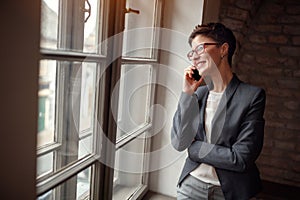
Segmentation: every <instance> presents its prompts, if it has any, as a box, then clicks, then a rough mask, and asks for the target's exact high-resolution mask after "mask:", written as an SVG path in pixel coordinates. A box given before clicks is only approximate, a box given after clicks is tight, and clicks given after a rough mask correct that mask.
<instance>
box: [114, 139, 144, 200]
mask: <svg viewBox="0 0 300 200" xmlns="http://www.w3.org/2000/svg"><path fill="white" fill-rule="evenodd" d="M144 148H145V139H144V137H139V138H136V139H135V140H133V141H131V142H130V143H128V144H127V145H125V146H123V147H122V148H120V149H118V150H117V151H116V158H115V171H114V187H113V199H114V200H123V199H129V197H130V196H131V195H132V194H133V193H134V192H135V191H137V190H138V189H139V188H140V187H141V186H142V185H143V182H142V176H143V172H144V168H143V166H144V158H145V156H143V155H144V152H145V149H144Z"/></svg>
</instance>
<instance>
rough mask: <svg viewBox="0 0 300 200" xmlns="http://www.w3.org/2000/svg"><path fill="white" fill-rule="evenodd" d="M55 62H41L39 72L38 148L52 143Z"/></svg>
mask: <svg viewBox="0 0 300 200" xmlns="http://www.w3.org/2000/svg"><path fill="white" fill-rule="evenodd" d="M55 94H56V62H55V61H50V60H43V61H41V62H40V72H39V92H38V97H39V115H38V147H42V146H45V145H47V144H51V143H53V142H54V130H55V128H54V127H55V126H54V122H55V104H56V95H55Z"/></svg>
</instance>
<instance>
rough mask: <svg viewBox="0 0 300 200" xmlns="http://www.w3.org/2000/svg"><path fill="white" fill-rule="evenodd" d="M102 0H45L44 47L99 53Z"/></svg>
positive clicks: (43, 9) (42, 19) (42, 42)
mask: <svg viewBox="0 0 300 200" xmlns="http://www.w3.org/2000/svg"><path fill="white" fill-rule="evenodd" d="M100 21H101V15H100V0H88V1H87V0H86V1H59V0H42V18H41V47H42V48H47V49H60V50H74V51H77V52H78V51H79V52H86V53H98V47H99V42H100V41H101V40H100V37H101V34H99V33H101V32H100V30H99V27H100V26H99V24H100Z"/></svg>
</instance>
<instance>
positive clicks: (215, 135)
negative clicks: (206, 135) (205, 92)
mask: <svg viewBox="0 0 300 200" xmlns="http://www.w3.org/2000/svg"><path fill="white" fill-rule="evenodd" d="M239 84H240V80H239V79H238V78H237V76H236V75H235V74H234V75H233V77H232V79H231V81H230V82H229V84H228V86H227V88H226V89H225V92H224V94H223V95H222V98H221V100H220V103H219V105H218V108H217V111H216V113H215V116H214V118H213V119H212V130H211V132H212V136H211V143H212V144H216V143H217V142H218V140H219V139H220V137H221V134H222V131H223V127H224V126H225V121H226V105H227V103H228V101H229V100H230V99H231V98H232V95H233V94H234V92H235V90H236V89H237V87H238V85H239Z"/></svg>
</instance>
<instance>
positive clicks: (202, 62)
mask: <svg viewBox="0 0 300 200" xmlns="http://www.w3.org/2000/svg"><path fill="white" fill-rule="evenodd" d="M204 63H206V61H205V60H203V61H200V62H198V63H197V64H196V66H197V67H200V66H201V65H202V64H204Z"/></svg>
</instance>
